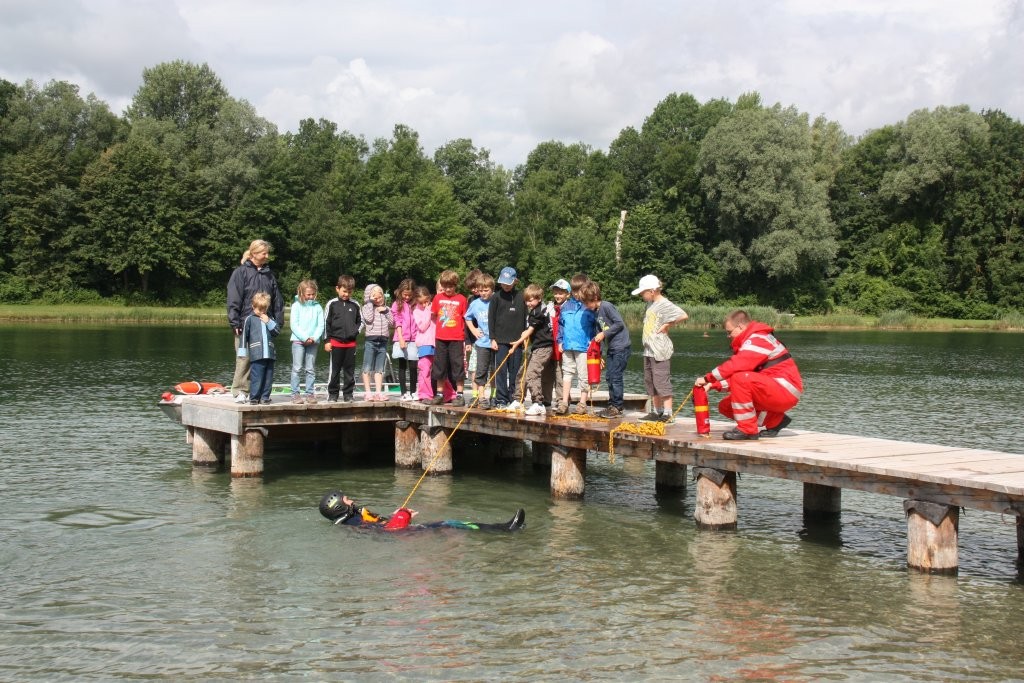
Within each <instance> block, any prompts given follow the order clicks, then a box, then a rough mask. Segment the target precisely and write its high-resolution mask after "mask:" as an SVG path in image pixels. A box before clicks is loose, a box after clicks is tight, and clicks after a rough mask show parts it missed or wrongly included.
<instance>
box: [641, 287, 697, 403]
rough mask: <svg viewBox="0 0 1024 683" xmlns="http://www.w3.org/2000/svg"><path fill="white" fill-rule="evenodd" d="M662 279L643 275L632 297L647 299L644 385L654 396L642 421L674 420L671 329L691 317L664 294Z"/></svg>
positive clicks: (644, 339)
mask: <svg viewBox="0 0 1024 683" xmlns="http://www.w3.org/2000/svg"><path fill="white" fill-rule="evenodd" d="M661 288H662V284H661V280H659V279H658V278H657V277H655V276H654V275H644V276H643V277H642V278H640V284H639V286H638V287H637V288H636V289H634V290H633V296H636V295H637V294H639V295H640V296H641V297H642V298H643V300H644V301H645V302H647V311H646V313H645V314H644V331H643V344H644V387H645V388H646V390H647V395H648V396H650V397H651V411H650V412H649V413H647V414H646V415H644V416H643V417H642V418H640V419H641V420H647V421H648V422H669V423H670V422H672V421H673V420H672V369H671V362H672V351H673V348H672V339H670V338H669V336H668V330H669V328H670V327H672V326H673V325H677V324H679V323H681V322H683V321H684V320H686V319H687V318H688V317H689V316H688V315H687V314H686V311H684V310H683V309H681V308H679V307H678V306H676V305H675V304H674V303H672V302H671V301H669V300H668V299H667V298H666V297H665V295H663V294H662V293H661Z"/></svg>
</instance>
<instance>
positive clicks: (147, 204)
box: [76, 136, 193, 293]
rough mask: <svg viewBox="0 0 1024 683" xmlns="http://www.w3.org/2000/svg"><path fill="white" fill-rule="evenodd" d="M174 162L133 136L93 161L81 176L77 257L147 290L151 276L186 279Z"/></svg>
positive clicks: (187, 253)
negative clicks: (83, 215)
mask: <svg viewBox="0 0 1024 683" xmlns="http://www.w3.org/2000/svg"><path fill="white" fill-rule="evenodd" d="M178 188H179V184H178V182H177V180H176V178H175V175H174V171H173V163H172V161H171V160H170V159H168V158H167V157H166V156H164V155H163V154H161V152H160V150H159V148H158V147H157V146H156V145H154V144H153V143H152V142H151V141H150V140H147V139H145V138H142V137H139V136H132V137H130V138H129V139H128V141H127V142H125V143H122V144H118V145H115V146H114V147H112V148H111V149H110V150H109V151H108V152H107V153H106V154H104V155H103V156H102V157H101V158H100V159H99V160H97V161H96V162H95V163H94V164H92V165H91V166H90V167H89V169H88V170H87V172H86V174H85V176H84V177H83V179H82V192H83V196H84V200H85V202H84V203H85V213H86V216H87V217H88V225H87V226H86V227H85V228H84V229H82V230H81V231H79V232H78V234H77V235H76V237H77V238H78V239H77V242H78V248H77V250H76V252H77V256H78V257H80V258H82V259H83V260H85V261H87V262H91V263H95V264H97V265H100V266H102V267H103V268H105V269H106V270H107V271H109V272H110V273H112V274H114V275H116V276H118V277H119V278H120V279H121V283H122V290H123V291H125V292H128V291H130V290H131V289H132V287H133V285H134V284H137V285H138V288H139V289H140V290H141V291H142V292H143V293H145V292H147V291H148V290H149V282H150V277H151V275H152V274H154V273H157V274H166V273H173V274H174V275H176V276H178V277H181V278H187V277H188V276H189V268H190V266H191V265H192V258H191V257H192V253H193V250H192V248H191V247H190V245H189V243H188V241H187V235H186V229H185V228H186V216H185V212H184V211H182V210H181V209H180V208H179V198H178V197H177V196H176V193H177V189H178Z"/></svg>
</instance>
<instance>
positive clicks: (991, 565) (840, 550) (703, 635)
mask: <svg viewBox="0 0 1024 683" xmlns="http://www.w3.org/2000/svg"><path fill="white" fill-rule="evenodd" d="M41 338H45V339H46V343H45V344H40V342H39V340H40V339H41ZM785 340H786V342H787V344H789V345H790V346H791V347H792V348H793V349H794V352H796V353H797V357H798V360H799V361H800V364H801V367H802V368H803V370H804V373H805V377H806V380H807V384H808V389H809V391H808V394H807V396H806V398H805V400H804V401H803V402H802V403H801V405H800V406H799V407H798V408H797V409H796V411H794V417H795V422H794V426H795V427H801V428H808V429H819V430H827V431H839V432H850V433H857V434H868V435H877V436H884V437H890V438H903V439H913V440H921V441H932V442H938V443H949V444H953V445H962V446H973V447H983V448H994V449H1003V450H1010V451H1012V450H1015V449H1017V448H1018V444H1019V437H1020V434H1019V426H1018V424H1019V420H1016V419H1007V416H1019V412H1020V411H1019V406H1018V405H1017V403H1016V389H1017V387H1016V386H1015V385H1016V384H1017V383H1019V378H1020V377H1021V376H1022V375H1024V353H1022V351H1024V348H1022V347H1024V340H1022V339H1021V337H1020V336H1014V335H991V334H951V335H931V334H919V333H914V334H901V333H896V334H887V333H806V332H804V333H797V332H792V333H787V334H786V335H785ZM676 348H677V351H678V353H677V357H676V359H675V360H674V361H673V362H674V367H675V370H676V384H677V387H680V388H682V387H687V382H689V381H690V379H691V378H692V377H694V376H696V375H697V374H700V373H702V372H704V371H706V370H707V369H708V368H709V367H711V366H713V365H714V364H715V363H717V362H718V361H720V360H721V359H722V358H724V357H725V355H726V353H727V349H726V347H725V342H724V340H723V339H721V338H718V335H715V336H713V337H710V338H708V339H704V338H702V337H701V336H700V333H699V332H698V333H692V332H684V333H683V334H681V335H680V336H679V338H678V339H677V343H676ZM230 351H231V348H230V340H228V339H224V335H223V334H222V331H221V330H220V329H219V328H218V329H194V328H189V327H174V328H117V329H113V328H95V329H89V328H84V329H75V330H73V331H72V330H67V329H64V328H62V327H41V326H30V327H21V328H10V327H8V328H6V329H2V330H0V358H2V362H3V365H4V368H5V373H3V376H2V377H0V419H2V420H3V424H4V431H3V439H2V440H0V471H2V472H3V474H2V477H0V546H2V548H0V549H2V557H3V560H4V572H3V573H2V574H0V577H2V578H0V629H2V630H3V633H4V637H3V638H2V639H0V679H3V680H47V681H51V680H69V681H70V680H74V681H78V680H88V679H95V680H112V679H119V678H124V679H130V680H137V679H141V678H150V679H174V680H180V679H188V678H194V679H201V680H236V679H246V680H249V679H271V680H293V679H294V680H298V679H302V680H353V679H358V680H367V679H368V680H394V679H399V680H423V679H431V680H485V679H517V680H518V679H522V680H531V679H532V680H556V679H568V680H581V679H588V680H589V679H616V680H618V679H624V678H630V679H638V680H644V679H657V680H665V679H684V680H722V681H725V680H730V681H731V680H737V679H751V680H805V681H810V680H819V679H823V678H844V679H853V680H865V681H875V680H905V681H918V680H948V679H952V678H954V677H955V678H958V679H964V680H1012V679H1019V678H1020V675H1019V671H1020V670H1021V668H1022V666H1024V655H1022V654H1021V652H1022V648H1021V642H1020V638H1019V637H1018V636H1017V635H1016V634H1017V633H1018V632H1019V625H1020V623H1021V621H1022V618H1024V596H1022V593H1021V591H1022V589H1024V586H1022V584H1021V583H1020V582H1019V580H1018V576H1017V570H1016V568H1015V566H1014V561H1015V559H1016V527H1015V525H1014V520H1013V519H1012V518H1006V517H1000V516H998V515H991V514H984V513H980V512H976V511H967V513H966V514H964V515H962V516H961V523H960V533H961V548H960V559H961V571H960V575H959V576H958V577H931V576H926V575H920V574H916V573H909V572H907V571H906V569H905V562H906V557H905V543H906V523H905V520H904V518H903V511H902V502H901V501H899V500H897V499H894V498H889V497H884V496H873V495H869V494H864V493H860V492H856V491H844V492H843V512H842V515H841V516H840V517H839V518H836V519H832V520H814V519H805V517H804V515H803V510H802V489H801V486H800V485H799V484H796V483H794V482H785V481H777V480H771V479H765V478H760V477H753V476H743V477H741V478H740V480H739V529H738V530H737V531H735V532H726V533H722V532H707V531H699V530H697V529H696V528H695V527H694V524H693V521H692V518H691V517H692V513H693V489H694V487H693V485H692V483H689V482H688V483H689V486H688V487H687V489H685V490H682V491H675V492H664V493H656V492H655V490H654V465H653V463H651V462H650V461H640V460H633V459H628V458H621V457H620V458H617V462H615V463H614V464H613V463H609V461H608V458H607V457H606V456H605V455H604V454H591V456H590V457H589V459H588V462H587V492H586V497H585V499H584V500H583V501H565V500H556V499H552V498H551V497H550V495H549V493H548V474H547V472H546V471H545V470H543V469H541V470H539V471H535V469H534V467H533V466H532V464H531V463H530V462H529V461H528V460H524V461H501V460H499V459H497V458H496V457H495V456H496V454H494V453H491V452H489V451H488V450H487V447H486V446H483V445H479V444H476V445H472V444H471V445H469V446H467V447H466V448H464V449H463V450H462V451H460V452H458V453H456V458H455V464H456V468H455V472H454V474H453V475H451V476H443V477H429V476H428V477H426V478H425V479H424V480H423V481H422V483H421V484H420V485H419V488H418V489H417V490H416V492H415V495H414V497H413V499H412V500H411V503H410V504H411V506H412V507H414V508H415V509H417V510H418V511H419V515H420V516H419V519H422V520H434V519H446V518H457V519H479V520H483V521H498V520H502V519H508V518H509V517H511V515H512V513H513V512H514V511H515V509H516V508H518V507H520V506H522V507H525V508H526V510H527V527H526V529H525V530H524V531H522V532H519V533H514V534H508V533H474V532H466V531H457V530H450V529H449V530H433V531H424V532H419V533H411V534H405V535H389V534H382V533H378V532H372V531H360V530H356V529H349V528H339V527H335V526H333V525H331V524H329V523H327V522H326V520H324V519H322V518H321V517H320V515H319V513H318V512H317V509H316V504H317V501H318V500H319V498H320V496H321V494H322V493H323V492H324V491H326V490H328V489H331V488H341V489H342V490H344V491H345V492H346V493H349V494H350V495H352V496H353V497H354V498H356V499H357V500H358V501H359V502H361V503H364V504H367V505H369V506H370V507H371V508H373V509H375V510H379V511H381V512H385V513H388V512H390V511H391V510H393V509H394V507H395V506H397V505H398V504H399V503H400V502H401V501H402V500H404V499H405V497H406V496H407V495H408V494H409V493H410V491H412V490H413V487H414V486H416V484H417V481H418V479H419V474H420V473H419V472H417V471H409V470H396V469H394V468H393V467H392V466H390V464H389V454H388V453H386V452H384V453H377V452H374V451H373V449H367V448H364V449H350V450H349V451H347V452H344V453H343V452H342V451H341V450H340V449H339V448H338V447H337V446H326V445H322V446H321V447H319V448H317V447H307V446H301V447H293V448H288V449H284V450H276V451H272V452H270V453H269V455H268V458H267V462H266V470H265V477H264V478H263V480H262V481H260V480H253V479H232V478H231V477H230V475H229V473H228V471H227V470H223V469H222V470H219V471H217V470H214V471H208V470H202V469H193V468H192V467H191V464H190V462H189V450H188V448H187V446H185V444H184V439H183V436H182V431H181V429H180V428H179V427H176V426H174V425H172V424H171V423H170V422H168V421H167V420H166V419H165V418H164V417H163V416H162V415H161V414H160V413H159V411H158V410H157V409H156V408H155V406H154V401H155V398H156V397H157V396H158V394H159V393H160V391H162V390H163V389H165V388H166V387H168V386H170V385H171V384H173V383H175V382H177V381H179V380H181V379H185V378H197V379H213V380H224V379H226V378H227V377H229V376H230V372H231V369H232V367H233V359H232V358H231V355H230ZM321 360H322V361H323V360H324V359H321ZM282 367H283V366H282ZM640 369H641V359H640V358H639V355H638V354H635V355H634V358H633V359H632V362H631V364H630V368H629V372H628V375H627V388H628V389H629V390H631V391H639V390H640V388H641V386H642V382H641V380H640ZM285 372H286V371H285V370H281V371H280V372H279V375H278V379H279V380H283V379H284V373H285ZM680 393H681V395H682V392H680Z"/></svg>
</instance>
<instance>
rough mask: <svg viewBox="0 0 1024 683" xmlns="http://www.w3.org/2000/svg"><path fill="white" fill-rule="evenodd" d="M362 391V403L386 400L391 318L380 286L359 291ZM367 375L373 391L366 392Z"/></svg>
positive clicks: (372, 285)
mask: <svg viewBox="0 0 1024 683" xmlns="http://www.w3.org/2000/svg"><path fill="white" fill-rule="evenodd" d="M363 301H364V303H363V309H362V317H363V330H364V334H365V335H366V336H365V337H364V339H363V389H364V391H365V400H367V401H386V400H388V397H387V395H386V394H385V393H384V363H385V361H386V360H387V353H388V332H389V330H390V329H391V325H392V322H393V318H392V317H391V309H390V308H388V307H387V305H386V304H385V303H384V290H383V289H382V288H381V286H380V285H374V284H370V285H367V286H366V289H365V290H364V291H363ZM370 373H373V383H374V387H375V389H376V391H373V392H371V391H370Z"/></svg>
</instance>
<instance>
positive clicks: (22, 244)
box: [0, 60, 1024, 325]
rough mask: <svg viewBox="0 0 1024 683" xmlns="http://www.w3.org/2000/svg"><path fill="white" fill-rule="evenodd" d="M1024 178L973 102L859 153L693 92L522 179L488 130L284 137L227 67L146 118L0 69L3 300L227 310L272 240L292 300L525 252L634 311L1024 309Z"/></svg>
mask: <svg viewBox="0 0 1024 683" xmlns="http://www.w3.org/2000/svg"><path fill="white" fill-rule="evenodd" d="M1022 179H1024V126H1022V124H1021V123H1020V122H1019V121H1016V120H1013V119H1011V118H1010V117H1008V116H1006V115H1005V114H1003V113H1002V112H999V111H985V112H982V113H981V114H977V113H974V112H971V111H970V110H969V109H968V108H967V107H964V106H956V107H938V108H936V109H933V110H930V111H929V110H921V111H917V112H913V113H911V114H910V116H908V117H907V119H906V120H905V121H901V122H897V123H894V124H892V125H889V126H884V127H882V128H879V129H877V130H874V131H871V132H869V133H868V134H866V135H865V136H863V137H862V138H861V139H859V140H856V141H855V140H853V139H852V138H850V137H849V136H848V135H846V134H845V133H844V132H843V130H842V128H841V127H840V126H839V125H838V124H837V123H835V122H831V121H828V120H826V119H824V118H823V117H818V118H817V119H815V120H814V121H813V123H809V122H808V116H807V115H806V114H804V113H801V112H799V111H797V110H796V108H794V107H783V106H782V105H779V104H776V105H774V106H770V107H768V106H765V105H764V103H763V102H762V100H761V97H760V95H759V94H758V93H756V92H750V93H744V94H741V95H740V96H739V97H738V98H737V99H736V101H735V103H731V102H729V101H727V100H725V99H715V100H710V101H707V102H704V103H701V102H699V101H698V100H697V99H696V98H694V97H693V96H692V95H690V94H687V93H672V94H670V95H668V96H667V97H665V98H664V99H663V100H662V101H661V102H659V103H658V104H657V105H656V106H655V107H654V109H653V110H652V111H651V113H650V115H649V116H647V117H646V118H645V119H644V120H643V121H642V122H638V125H635V126H629V127H627V128H625V129H623V130H622V131H621V133H620V134H619V135H618V136H617V137H616V138H615V139H614V140H612V141H611V143H610V145H609V147H608V150H607V152H606V151H604V150H599V149H592V148H590V147H589V146H588V145H585V144H583V143H567V142H562V141H547V142H543V143H541V144H539V145H537V146H536V147H535V148H534V149H533V150H532V151H531V152H530V153H529V155H528V156H527V158H526V160H525V161H524V163H523V164H522V165H520V166H518V167H516V168H515V169H513V170H506V169H504V168H501V167H500V166H497V165H495V164H494V163H493V162H492V161H491V160H490V157H489V153H488V151H487V150H485V149H480V148H477V147H475V146H474V145H473V143H472V141H471V140H469V139H468V138H461V139H454V140H452V141H450V142H448V143H446V144H445V145H443V146H441V147H440V148H438V149H437V150H435V151H434V152H433V153H432V154H431V155H428V154H427V153H425V152H424V150H423V149H422V148H421V146H420V142H419V135H418V133H417V132H416V131H414V130H412V129H410V128H408V127H407V126H403V125H398V126H395V128H394V130H393V133H392V135H391V136H390V137H389V138H381V139H378V140H374V141H373V142H372V144H368V143H367V142H366V140H365V139H364V138H362V137H361V136H359V135H357V134H353V133H350V132H347V131H339V129H338V126H337V125H336V124H335V123H333V122H331V121H328V120H325V119H319V120H314V119H305V120H303V121H301V122H300V123H299V126H298V130H297V131H295V132H293V133H285V134H283V135H279V134H278V133H277V131H276V130H275V129H274V127H273V126H272V125H271V124H270V123H269V122H267V121H266V120H265V119H263V118H261V117H260V116H259V115H258V113H257V112H256V110H255V109H254V108H253V107H252V106H251V105H250V104H249V103H247V102H245V101H242V100H237V99H234V98H232V97H230V95H229V94H228V92H227V90H226V89H225V87H224V85H223V84H222V83H221V81H220V79H219V78H218V77H217V75H216V74H214V73H213V71H212V70H211V69H210V68H209V66H207V65H205V64H192V63H189V62H184V61H180V60H179V61H173V62H167V63H163V64H158V65H156V66H154V67H152V68H149V69H146V70H144V72H143V74H142V83H141V85H140V87H139V89H138V91H137V92H136V94H135V97H134V98H133V100H132V103H131V106H130V107H129V108H128V110H127V113H126V116H125V117H124V118H118V117H116V116H114V115H113V114H111V113H110V111H109V109H108V107H107V106H106V105H105V104H103V103H102V102H100V101H98V100H97V99H96V98H95V96H93V95H89V96H87V97H85V98H83V97H81V96H79V93H78V88H77V86H74V85H72V84H70V83H66V82H59V81H52V82H50V83H47V84H46V85H44V86H41V87H40V86H37V85H36V84H35V83H33V82H32V81H27V82H26V83H25V84H23V85H16V84H13V83H10V82H7V81H3V80H0V301H11V302H24V301H28V300H32V301H35V300H39V299H40V298H41V297H46V298H47V299H48V300H52V301H54V302H66V301H80V300H85V301H90V300H93V299H95V298H96V297H99V296H105V297H117V298H118V300H119V301H121V302H134V303H139V302H142V303H164V304H166V303H169V302H172V303H176V304H187V303H190V302H192V301H197V300H198V301H203V302H206V303H208V304H212V305H216V306H218V307H221V308H222V307H223V303H224V301H223V298H224V283H225V281H226V280H227V277H228V273H229V272H230V271H231V269H232V268H234V267H235V265H237V263H238V262H239V257H240V255H241V253H242V251H243V250H244V249H245V248H246V246H247V245H248V244H249V242H250V241H251V240H252V239H254V238H263V239H267V240H269V241H270V242H271V243H272V244H273V246H274V250H273V252H272V258H273V261H272V263H273V267H274V270H275V272H276V273H277V275H278V278H279V280H280V282H281V285H282V287H283V288H284V289H285V290H286V291H289V292H290V291H291V290H292V289H293V288H294V286H295V285H296V283H297V282H298V281H299V280H300V279H301V278H305V277H313V278H314V279H316V280H318V281H319V282H320V285H321V288H322V289H325V290H327V291H329V289H328V288H329V287H330V286H331V285H333V283H334V282H335V280H336V278H337V276H338V275H339V274H342V273H348V274H352V275H354V276H355V277H356V279H357V282H358V283H359V284H360V285H362V284H365V283H366V282H369V281H377V282H380V283H381V284H382V285H384V286H385V287H386V288H388V289H390V288H391V287H393V286H394V285H395V284H396V283H397V282H398V280H400V279H402V278H404V277H413V278H414V279H416V280H417V281H420V282H425V283H430V284H432V283H433V282H434V279H435V278H436V276H437V274H438V273H439V272H440V271H441V270H443V269H445V268H455V269H457V270H459V271H460V272H462V273H464V272H465V271H466V270H467V269H468V268H471V267H481V268H483V269H484V270H486V271H488V272H491V273H496V272H497V271H498V269H499V268H501V267H502V266H505V265H509V264H511V265H514V266H515V267H516V268H517V269H518V270H519V272H520V277H521V279H522V280H523V281H524V282H537V283H541V284H544V285H548V284H550V283H551V282H553V281H554V280H555V279H557V278H560V277H568V276H570V275H572V274H573V273H575V272H584V273H587V274H588V275H589V276H590V277H592V278H594V279H595V280H596V281H598V282H599V283H600V284H601V286H602V290H603V292H604V295H605V298H607V299H608V300H610V301H615V302H617V303H620V304H622V305H623V306H624V307H625V309H626V310H627V311H632V310H633V309H634V308H638V307H639V308H638V310H641V311H642V304H640V303H639V302H638V301H636V300H635V299H634V298H633V297H631V295H630V291H631V290H632V288H633V287H635V286H636V282H637V279H638V278H639V277H640V276H641V275H643V274H645V273H654V274H656V275H658V277H660V278H661V279H662V281H663V282H665V283H666V293H667V294H668V296H669V297H670V298H671V299H672V300H674V301H677V302H688V304H687V308H688V310H689V311H690V313H691V319H692V324H706V325H713V324H718V321H719V319H720V318H721V316H723V315H724V314H725V313H726V312H727V311H728V308H727V306H747V307H750V308H752V312H753V311H755V310H756V311H757V312H756V313H754V315H755V317H758V318H761V319H765V320H767V321H768V322H771V323H772V324H790V321H791V320H790V318H787V317H784V316H782V314H777V313H775V311H777V310H786V311H788V312H789V313H790V314H798V315H799V316H801V318H800V319H803V318H804V316H807V315H809V314H814V313H818V312H821V311H830V310H835V311H838V313H837V314H835V315H834V316H833V317H832V318H831V319H830V320H831V321H832V322H830V324H834V321H835V320H842V319H845V318H844V316H848V317H855V316H858V315H862V314H868V315H880V316H883V315H884V317H885V319H886V320H887V321H896V323H894V324H904V323H906V319H905V318H899V317H898V316H896V314H894V313H892V311H904V312H905V314H901V315H905V316H910V317H911V321H910V323H909V324H913V325H920V324H921V322H920V321H921V320H923V318H921V317H920V316H946V317H949V318H964V317H976V318H988V319H992V320H997V319H1001V318H1003V319H1008V320H1011V321H1012V320H1013V316H1014V315H1015V314H1016V313H1017V312H1020V311H1022V310H1024V226H1022V224H1021V221H1022V216H1024V180H1022ZM623 211H625V212H626V219H625V223H624V226H623V227H622V229H621V232H620V228H619V220H620V213H621V212H623ZM839 324H841V323H839Z"/></svg>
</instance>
